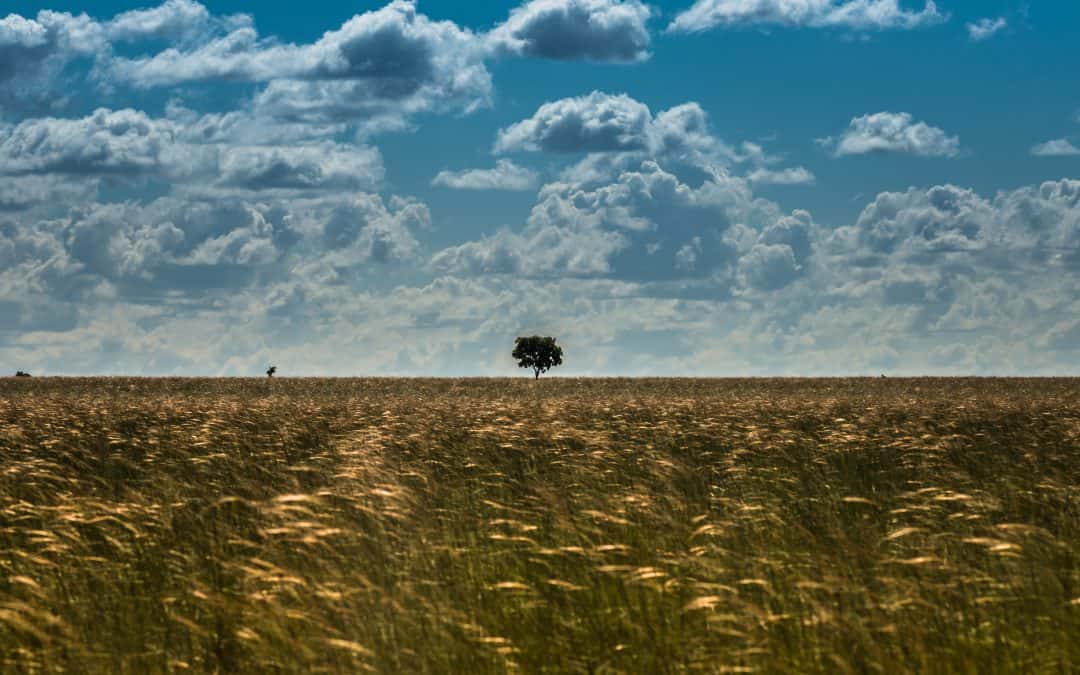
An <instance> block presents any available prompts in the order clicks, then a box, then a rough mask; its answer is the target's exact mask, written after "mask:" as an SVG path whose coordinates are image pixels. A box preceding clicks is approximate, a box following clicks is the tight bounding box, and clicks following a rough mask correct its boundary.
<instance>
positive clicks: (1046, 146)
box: [1031, 138, 1080, 157]
mask: <svg viewBox="0 0 1080 675" xmlns="http://www.w3.org/2000/svg"><path fill="white" fill-rule="evenodd" d="M1031 154H1033V155H1035V156H1036V157H1075V156H1077V155H1080V148H1078V147H1076V146H1075V145H1073V144H1072V141H1070V140H1069V139H1067V138H1056V139H1054V140H1052V141H1046V142H1045V143H1039V144H1038V145H1036V146H1035V147H1033V148H1032V149H1031Z"/></svg>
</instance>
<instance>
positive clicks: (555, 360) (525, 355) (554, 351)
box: [513, 335, 562, 380]
mask: <svg viewBox="0 0 1080 675" xmlns="http://www.w3.org/2000/svg"><path fill="white" fill-rule="evenodd" d="M513 357H514V358H515V359H517V362H518V367H519V368H532V369H533V373H535V374H536V379H538V380H539V379H540V373H546V372H547V371H549V370H551V369H552V368H554V367H555V366H561V365H562V347H560V346H559V345H557V344H555V338H553V337H540V336H539V335H533V336H532V337H519V338H518V339H517V340H515V341H514V353H513Z"/></svg>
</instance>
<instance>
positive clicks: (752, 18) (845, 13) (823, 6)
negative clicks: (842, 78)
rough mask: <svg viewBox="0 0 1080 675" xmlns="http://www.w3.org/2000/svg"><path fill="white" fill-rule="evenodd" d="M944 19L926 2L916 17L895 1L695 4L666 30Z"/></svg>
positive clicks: (714, 0)
mask: <svg viewBox="0 0 1080 675" xmlns="http://www.w3.org/2000/svg"><path fill="white" fill-rule="evenodd" d="M946 18H947V16H946V15H944V14H942V13H941V12H939V11H938V8H937V5H935V4H934V3H933V2H932V1H930V0H928V1H927V3H926V5H925V6H924V7H923V8H922V9H921V10H919V11H914V10H909V9H904V8H903V7H902V6H901V5H900V3H899V2H898V0H697V1H696V2H695V3H694V4H693V6H691V7H690V8H689V9H687V10H686V11H684V12H682V13H680V14H679V15H678V16H676V17H675V19H674V20H673V21H672V22H671V24H670V25H669V26H668V30H670V31H677V32H688V33H693V32H700V31H704V30H708V29H710V28H714V27H716V26H740V25H752V24H775V25H781V26H806V27H810V28H847V29H851V30H859V31H868V30H889V29H900V30H906V29H912V28H920V27H922V26H929V25H933V24H937V23H941V22H942V21H945V20H946Z"/></svg>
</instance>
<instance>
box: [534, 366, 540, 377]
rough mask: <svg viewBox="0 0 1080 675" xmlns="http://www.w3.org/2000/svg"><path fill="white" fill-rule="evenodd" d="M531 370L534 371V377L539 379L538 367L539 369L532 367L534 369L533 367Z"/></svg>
mask: <svg viewBox="0 0 1080 675" xmlns="http://www.w3.org/2000/svg"><path fill="white" fill-rule="evenodd" d="M533 372H535V373H536V379H538V380H539V379H540V369H539V368H534V369H533Z"/></svg>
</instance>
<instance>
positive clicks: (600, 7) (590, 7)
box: [486, 0, 651, 63]
mask: <svg viewBox="0 0 1080 675" xmlns="http://www.w3.org/2000/svg"><path fill="white" fill-rule="evenodd" d="M650 14H651V12H650V10H649V8H648V6H646V5H644V4H643V3H641V2H639V1H638V0H531V1H530V2H527V3H526V4H524V5H522V6H520V7H518V8H516V9H514V10H513V11H512V12H511V13H510V18H509V19H507V20H506V22H505V23H503V24H501V25H499V26H498V27H496V28H495V29H494V30H492V31H491V32H490V33H488V34H487V36H486V40H487V42H488V44H489V45H490V47H491V48H492V49H493V50H495V51H496V52H497V53H503V54H507V53H509V54H514V55H518V56H529V57H534V58H543V59H558V60H580V59H585V60H592V61H609V62H617V63H618V62H622V63H629V62H634V61H642V60H644V59H647V58H648V57H649V51H648V49H649V30H648V28H647V26H646V24H647V22H648V20H649V16H650Z"/></svg>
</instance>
